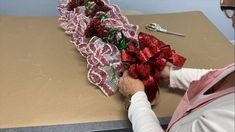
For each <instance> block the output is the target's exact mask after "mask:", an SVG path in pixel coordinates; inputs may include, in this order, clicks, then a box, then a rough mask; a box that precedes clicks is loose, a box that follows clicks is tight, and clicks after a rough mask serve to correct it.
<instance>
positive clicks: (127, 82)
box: [118, 71, 144, 96]
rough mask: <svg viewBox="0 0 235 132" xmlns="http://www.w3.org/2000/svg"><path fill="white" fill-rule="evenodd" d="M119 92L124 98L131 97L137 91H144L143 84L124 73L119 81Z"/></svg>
mask: <svg viewBox="0 0 235 132" xmlns="http://www.w3.org/2000/svg"><path fill="white" fill-rule="evenodd" d="M118 86H119V91H120V93H121V94H122V95H124V96H132V95H134V94H135V93H137V92H139V91H144V84H143V82H142V81H140V80H139V79H134V78H132V77H130V76H129V74H128V72H127V71H125V72H124V73H123V76H122V77H121V78H120V79H119V83H118Z"/></svg>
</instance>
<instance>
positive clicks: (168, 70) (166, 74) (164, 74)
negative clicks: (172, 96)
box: [160, 64, 171, 81]
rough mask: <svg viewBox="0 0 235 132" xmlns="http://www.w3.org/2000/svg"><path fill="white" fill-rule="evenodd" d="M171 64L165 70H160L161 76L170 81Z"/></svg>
mask: <svg viewBox="0 0 235 132" xmlns="http://www.w3.org/2000/svg"><path fill="white" fill-rule="evenodd" d="M170 67H171V66H170V65H168V64H167V65H166V66H165V67H164V68H163V70H162V71H161V72H160V77H161V79H163V80H165V81H168V80H169V77H170V69H171V68H170Z"/></svg>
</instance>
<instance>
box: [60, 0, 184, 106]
mask: <svg viewBox="0 0 235 132" xmlns="http://www.w3.org/2000/svg"><path fill="white" fill-rule="evenodd" d="M58 10H59V12H60V17H59V21H60V26H61V27H62V28H63V29H64V30H65V33H66V34H69V35H71V36H72V40H71V41H72V43H74V44H75V46H76V48H77V50H78V51H79V52H80V53H81V55H82V56H83V57H85V58H86V60H87V68H88V80H89V81H90V82H91V83H92V84H94V85H96V86H98V87H99V88H100V89H101V90H102V92H103V93H104V94H105V95H107V96H110V95H112V94H113V93H114V92H115V91H117V89H118V86H117V84H118V79H119V77H120V75H121V74H122V73H123V71H124V70H128V72H129V74H130V75H131V76H132V77H133V78H138V79H140V80H142V81H143V83H144V85H145V92H146V94H147V96H148V99H149V101H150V102H151V101H153V100H154V99H155V98H156V95H157V92H159V87H158V84H157V80H159V78H160V71H161V70H163V68H164V66H165V65H166V63H167V62H170V63H172V64H173V65H175V66H178V67H182V66H183V64H184V62H185V60H186V59H185V58H184V57H182V56H180V55H178V54H176V53H175V51H174V50H172V49H171V48H170V45H167V44H165V43H164V42H162V41H160V40H159V39H157V38H156V37H154V36H152V35H149V34H146V33H142V32H140V33H137V31H138V26H137V25H133V24H130V23H129V21H128V19H127V18H126V17H125V16H123V15H122V14H121V12H120V9H119V7H118V6H117V5H110V2H109V0H63V1H60V4H59V6H58Z"/></svg>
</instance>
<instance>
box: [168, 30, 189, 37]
mask: <svg viewBox="0 0 235 132" xmlns="http://www.w3.org/2000/svg"><path fill="white" fill-rule="evenodd" d="M164 33H168V34H172V35H177V36H181V37H185V35H184V34H182V33H176V32H170V31H167V32H164Z"/></svg>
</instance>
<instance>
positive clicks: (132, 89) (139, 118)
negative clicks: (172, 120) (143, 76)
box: [118, 72, 163, 132]
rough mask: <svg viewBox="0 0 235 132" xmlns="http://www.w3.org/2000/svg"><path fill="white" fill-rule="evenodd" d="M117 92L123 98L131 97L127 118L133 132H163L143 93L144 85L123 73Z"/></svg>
mask: <svg viewBox="0 0 235 132" xmlns="http://www.w3.org/2000/svg"><path fill="white" fill-rule="evenodd" d="M118 85H119V91H120V93H121V94H122V95H124V96H131V104H130V107H129V110H128V118H129V120H130V121H131V123H132V128H133V131H134V132H163V130H162V128H161V126H160V124H159V121H158V119H157V117H156V115H155V113H154V112H153V111H152V109H151V105H150V103H149V101H148V99H147V95H146V94H145V92H144V84H143V82H142V81H140V80H139V79H134V78H132V77H130V76H129V75H128V72H124V74H123V76H122V77H121V78H120V79H119V83H118Z"/></svg>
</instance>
